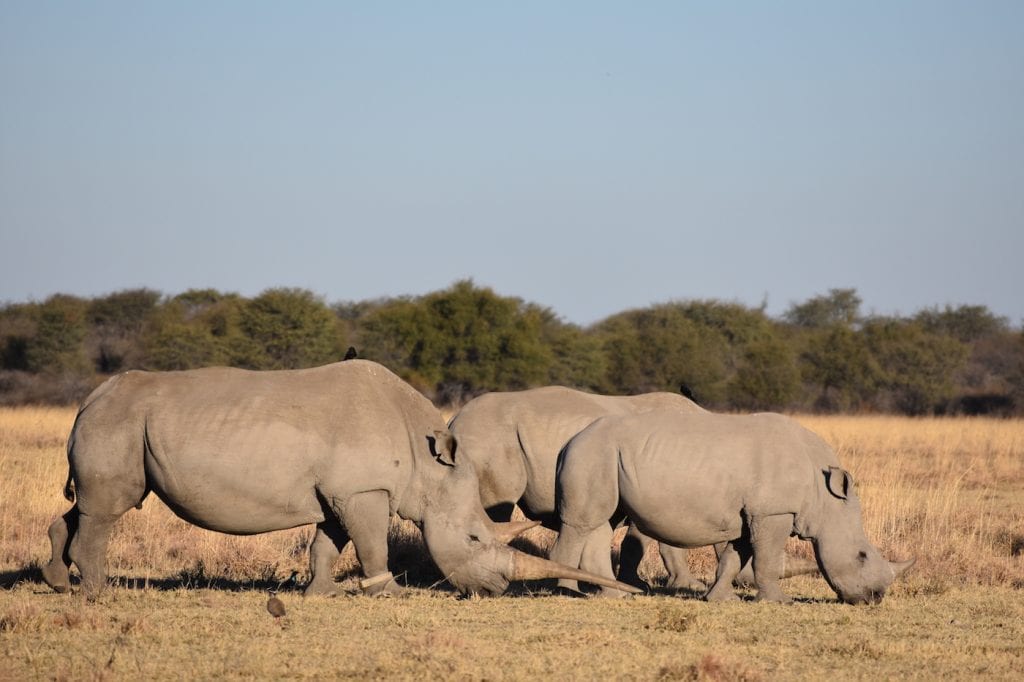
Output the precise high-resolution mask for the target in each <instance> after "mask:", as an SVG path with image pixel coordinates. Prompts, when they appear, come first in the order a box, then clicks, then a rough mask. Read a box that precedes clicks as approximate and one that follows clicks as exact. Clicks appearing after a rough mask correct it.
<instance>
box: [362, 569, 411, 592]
mask: <svg viewBox="0 0 1024 682" xmlns="http://www.w3.org/2000/svg"><path fill="white" fill-rule="evenodd" d="M359 588H360V589H361V590H362V591H363V594H365V595H366V596H368V597H404V596H405V595H406V589H405V588H404V587H402V586H401V585H399V584H398V583H397V582H395V577H394V576H393V575H392V574H391V573H382V574H380V575H378V576H374V577H373V578H367V579H365V580H360V581H359Z"/></svg>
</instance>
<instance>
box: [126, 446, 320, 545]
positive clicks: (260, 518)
mask: <svg viewBox="0 0 1024 682" xmlns="http://www.w3.org/2000/svg"><path fill="white" fill-rule="evenodd" d="M185 459H188V458H185ZM191 461H192V462H193V464H192V465H191V466H173V465H169V464H168V462H167V461H164V462H162V463H160V462H158V461H157V459H156V458H153V457H150V456H147V458H146V479H147V484H148V485H149V487H150V488H151V489H152V490H153V492H155V493H156V495H157V496H158V497H159V498H160V499H161V500H163V502H164V503H165V504H166V505H167V506H168V507H170V508H171V510H172V511H174V513H175V514H177V515H178V516H180V517H181V518H182V519H184V520H186V521H188V522H189V523H192V524H194V525H197V526H200V527H202V528H206V529H208V530H214V531H218V532H221V533H232V534H236V535H251V534H255V533H265V532H268V531H274V530H283V529H286V528H294V527H296V526H301V525H304V524H309V523H319V522H320V521H323V520H324V512H323V508H322V507H321V504H320V501H319V498H318V496H317V493H316V489H315V487H314V481H313V478H312V477H311V476H303V475H300V474H298V473H296V474H295V475H287V474H286V473H284V472H280V471H268V470H267V469H266V467H261V466H258V465H257V466H232V467H226V466H222V465H220V464H223V460H222V459H220V458H217V457H215V456H208V457H199V458H191ZM196 462H198V463H199V464H197V463H196ZM161 464H162V465H161Z"/></svg>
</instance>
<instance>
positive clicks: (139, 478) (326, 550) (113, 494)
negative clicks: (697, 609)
mask: <svg viewBox="0 0 1024 682" xmlns="http://www.w3.org/2000/svg"><path fill="white" fill-rule="evenodd" d="M456 453H457V446H456V443H455V441H454V439H452V438H451V436H450V434H449V433H448V431H447V429H446V427H445V424H444V421H443V419H442V417H441V414H440V412H439V411H438V410H437V409H436V408H435V407H434V406H433V405H432V404H431V403H430V402H429V401H428V400H427V399H426V398H424V397H423V396H422V395H420V394H419V393H418V392H416V391H415V390H414V389H412V388H411V387H410V386H408V385H407V384H406V383H405V382H403V381H401V380H400V379H399V378H398V377H397V376H395V375H394V374H392V373H391V372H390V371H388V370H387V369H385V368H384V367H382V366H380V365H378V364H375V363H372V362H367V361H365V360H349V361H347V362H343V363H336V364H333V365H327V366H325V367H319V368H314V369H307V370H294V371H276V372H251V371H245V370H239V369H226V368H210V369H201V370H193V371H186V372H164V373H149V372H127V373H125V374H121V375H118V376H116V377H114V378H112V379H110V380H108V381H107V382H106V383H104V384H103V385H102V386H100V387H99V388H97V389H96V390H95V391H94V392H93V393H92V394H91V395H90V396H89V397H88V398H87V399H86V401H85V403H84V404H83V406H82V408H81V409H80V411H79V413H78V418H77V419H76V421H75V425H74V428H73V429H72V432H71V436H70V438H69V442H68V460H69V464H70V473H69V479H68V485H67V486H66V488H65V496H66V497H68V499H69V500H72V499H74V497H75V494H77V502H76V503H75V505H74V506H73V507H72V508H71V510H70V511H69V512H67V513H66V514H65V515H64V516H62V517H60V518H58V519H57V520H56V521H54V523H53V524H52V525H51V526H50V530H49V535H50V540H51V543H52V547H53V550H52V551H53V553H52V559H51V561H50V562H49V564H48V565H46V566H45V567H44V568H43V576H44V578H45V580H46V582H47V583H48V584H49V585H50V586H51V587H53V588H54V589H55V590H57V591H59V592H61V591H67V590H68V589H69V581H68V572H69V567H70V564H71V563H72V562H74V563H75V564H76V565H77V566H78V569H79V571H80V572H81V575H82V589H83V591H84V592H85V594H86V595H87V596H90V597H91V596H95V595H96V594H97V593H98V592H99V591H100V590H101V589H102V588H103V587H104V586H105V584H106V577H107V576H106V549H107V543H108V539H109V535H110V531H111V528H112V527H113V525H114V522H115V521H116V520H117V519H118V518H119V517H120V516H121V515H122V514H124V513H125V512H126V511H127V510H129V509H130V508H132V507H135V506H139V505H141V503H142V501H143V500H144V499H145V498H146V496H147V495H148V494H149V492H150V491H152V492H154V493H156V495H157V496H158V497H160V499H161V500H163V501H164V502H165V503H166V504H167V506H168V507H170V508H171V509H172V510H173V511H174V512H175V513H176V514H177V515H178V516H180V517H181V518H182V519H184V520H186V521H188V522H190V523H193V524H195V525H197V526H201V527H203V528H207V529H209V530H215V531H220V532H223V533H233V534H239V535H249V534H255V533H264V532H267V531H273V530H281V529H285V528H293V527H295V526H301V525H304V524H311V523H312V524H316V526H317V532H316V535H315V538H314V540H313V544H312V546H311V552H310V564H311V566H310V568H311V573H312V580H311V583H310V585H309V587H308V589H307V593H334V592H335V590H336V587H335V584H334V582H333V579H332V571H331V567H332V564H333V563H334V560H335V559H336V558H337V556H338V554H339V552H340V551H341V549H342V548H343V547H344V545H345V544H346V543H347V541H348V540H349V539H351V540H352V542H353V544H354V545H355V549H356V554H357V556H358V558H359V561H360V563H361V565H362V571H363V574H364V576H365V578H366V579H367V581H366V582H368V583H370V584H368V585H367V584H364V591H365V592H366V593H369V594H374V593H379V592H389V591H397V590H398V589H399V588H398V586H397V584H396V583H395V582H394V580H391V579H389V576H388V574H387V571H388V566H387V535H388V525H389V520H390V517H391V515H392V514H397V515H399V516H400V517H402V518H404V519H409V520H411V521H414V522H416V523H417V524H418V525H419V526H420V528H421V529H422V531H423V536H424V541H425V543H426V545H427V549H428V551H429V552H430V555H431V557H432V558H433V559H434V561H435V563H436V564H437V566H438V567H439V568H440V569H441V571H442V572H443V573H444V575H445V576H446V577H447V578H448V580H449V581H450V582H451V583H452V584H453V585H454V586H455V587H456V588H458V589H459V590H460V591H462V592H467V593H482V594H498V593H501V592H502V591H504V590H505V588H506V587H507V585H508V582H509V580H512V579H529V578H533V577H551V573H550V572H545V571H540V572H541V573H543V575H536V576H534V575H528V574H529V573H530V572H531V570H532V569H534V568H536V567H537V565H538V564H537V562H540V561H544V560H541V559H537V558H536V557H530V556H528V555H525V554H522V553H521V552H517V551H516V550H513V549H511V548H509V547H506V546H505V545H504V544H503V543H502V542H500V541H498V540H497V539H496V535H495V527H494V524H492V522H491V521H490V519H488V518H487V516H486V514H485V513H484V510H483V508H482V507H481V506H480V501H479V495H478V493H477V489H478V485H477V478H476V473H475V471H474V469H473V466H472V464H471V463H470V462H468V461H465V462H461V461H458V460H457V459H456V457H457V454H456ZM550 566H553V564H551V562H546V563H545V566H544V567H543V568H549V567H550ZM373 578H378V580H376V581H374V580H371V579H373ZM602 580H603V579H602ZM623 587H626V586H623Z"/></svg>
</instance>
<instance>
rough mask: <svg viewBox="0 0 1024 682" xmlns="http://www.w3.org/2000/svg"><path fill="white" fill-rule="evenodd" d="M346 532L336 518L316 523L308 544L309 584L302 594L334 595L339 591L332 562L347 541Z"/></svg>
mask: <svg viewBox="0 0 1024 682" xmlns="http://www.w3.org/2000/svg"><path fill="white" fill-rule="evenodd" d="M348 539H349V538H348V533H346V532H345V529H344V528H342V527H341V524H340V523H338V521H337V519H327V520H325V521H322V522H320V523H318V524H317V525H316V535H314V536H313V543H312V544H311V545H310V546H309V573H310V579H309V584H308V585H306V590H305V592H304V594H305V595H306V596H309V595H327V596H334V595H336V594H338V593H339V590H338V586H337V584H335V582H334V562H335V561H336V560H337V558H338V555H339V554H341V550H342V549H344V548H345V545H346V543H348Z"/></svg>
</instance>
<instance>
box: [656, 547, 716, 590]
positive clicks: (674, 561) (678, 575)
mask: <svg viewBox="0 0 1024 682" xmlns="http://www.w3.org/2000/svg"><path fill="white" fill-rule="evenodd" d="M658 551H659V552H660V553H661V560H662V561H664V562H665V570H667V571H668V582H667V583H666V584H665V586H666V587H670V588H672V589H673V590H691V591H693V592H703V591H704V590H706V589H708V586H707V585H705V584H704V581H703V580H699V579H698V578H696V577H695V576H694V575H693V573H690V562H689V558H688V557H689V554H690V552H689V550H686V549H683V548H682V547H674V546H672V545H666V544H665V543H660V544H659V545H658Z"/></svg>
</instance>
